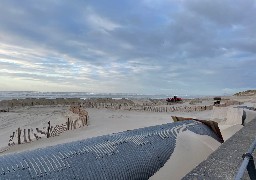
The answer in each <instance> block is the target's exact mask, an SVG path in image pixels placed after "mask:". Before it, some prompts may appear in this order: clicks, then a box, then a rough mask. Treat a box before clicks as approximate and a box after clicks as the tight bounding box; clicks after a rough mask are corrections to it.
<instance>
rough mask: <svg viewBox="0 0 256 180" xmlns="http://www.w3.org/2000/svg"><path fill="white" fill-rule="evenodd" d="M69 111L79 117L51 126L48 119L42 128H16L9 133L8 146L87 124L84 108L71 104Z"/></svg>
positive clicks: (86, 113)
mask: <svg viewBox="0 0 256 180" xmlns="http://www.w3.org/2000/svg"><path fill="white" fill-rule="evenodd" d="M70 111H71V112H73V113H75V114H78V115H79V118H78V119H76V120H71V119H70V118H67V121H66V122H65V123H63V124H57V125H55V126H52V125H51V121H48V125H47V126H45V127H42V128H34V129H33V128H27V129H23V128H17V129H16V130H15V131H14V132H12V134H11V135H10V138H9V143H8V146H13V145H16V144H23V143H29V142H32V141H34V140H38V139H40V138H42V137H47V138H50V137H54V136H58V135H60V134H61V133H63V132H64V131H68V130H73V129H77V128H80V127H83V126H87V125H88V119H89V116H88V112H87V111H86V110H84V109H83V108H81V107H80V106H71V107H70Z"/></svg>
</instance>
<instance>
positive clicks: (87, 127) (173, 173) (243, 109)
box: [0, 96, 256, 180]
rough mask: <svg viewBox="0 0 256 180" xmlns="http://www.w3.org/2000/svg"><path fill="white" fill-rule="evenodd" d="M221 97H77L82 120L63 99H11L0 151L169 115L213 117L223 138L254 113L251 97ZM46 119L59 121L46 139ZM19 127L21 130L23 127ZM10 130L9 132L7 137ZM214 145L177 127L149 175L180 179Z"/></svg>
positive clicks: (2, 119)
mask: <svg viewBox="0 0 256 180" xmlns="http://www.w3.org/2000/svg"><path fill="white" fill-rule="evenodd" d="M225 99H228V100H223V101H222V103H221V104H220V105H219V106H213V105H212V104H213V102H214V101H213V99H212V98H203V99H197V100H186V101H184V102H183V103H179V104H171V105H166V103H165V101H164V100H163V101H160V100H154V101H153V100H145V99H141V100H139V99H136V100H129V103H128V102H127V101H126V100H123V102H121V101H120V100H112V99H104V100H103V99H98V100H95V99H93V100H91V101H90V102H89V101H85V102H82V103H81V102H77V103H76V105H75V106H76V107H79V108H80V109H78V110H77V111H78V112H82V111H86V112H87V113H88V121H87V123H86V124H82V123H81V122H80V121H79V122H78V121H77V120H79V119H80V118H81V117H80V115H79V113H76V111H74V110H73V111H72V110H71V108H70V107H72V106H74V105H68V104H66V103H62V104H61V103H58V104H52V105H49V104H48V105H37V104H36V103H35V104H34V102H33V104H32V103H31V102H30V103H29V105H28V104H22V105H21V106H20V105H17V106H15V105H13V104H11V106H9V107H7V106H8V105H7V104H6V102H5V105H4V106H2V109H5V110H6V111H5V112H4V111H2V112H1V113H0V124H1V126H0V128H1V131H0V137H1V138H0V156H2V155H6V154H11V153H18V152H23V151H27V150H33V149H37V148H44V147H48V146H54V145H57V144H62V143H67V142H73V141H77V140H84V139H88V138H92V137H97V136H102V135H107V134H113V133H118V132H122V131H129V130H133V129H138V128H143V127H149V126H155V125H161V124H166V123H171V122H173V119H172V116H178V117H190V118H194V119H200V120H212V121H215V122H218V123H219V128H220V130H221V133H222V136H223V139H224V140H227V139H228V138H230V137H231V136H232V135H233V134H234V133H236V132H237V131H239V130H240V129H241V128H242V127H243V125H241V124H242V118H243V116H244V119H243V121H244V122H245V123H247V122H249V121H251V120H252V119H254V118H255V117H256V111H253V110H254V109H253V108H255V107H256V96H252V97H250V98H248V97H225ZM103 101H104V102H103ZM23 103H24V101H23ZM9 104H10V102H9ZM18 104H19V103H18ZM78 104H79V105H78ZM201 107H202V108H201ZM67 120H69V121H70V122H75V123H76V125H74V128H73V129H69V130H68V129H67V127H66V124H67ZM49 121H50V122H51V126H52V127H56V126H57V127H60V126H59V125H63V127H62V128H64V130H63V132H59V134H57V135H56V136H53V137H50V138H47V136H46V135H47V134H46V133H45V132H47V127H48V122H49ZM64 126H65V127H64ZM65 128H66V129H65ZM18 129H21V130H22V131H21V137H20V138H21V143H20V144H19V143H18V140H17V138H18V137H17V133H18V132H17V130H18ZM24 129H27V131H26V130H25V132H24ZM28 129H31V132H32V130H33V133H32V134H31V137H30V138H29V141H28V138H25V136H26V135H25V134H26V133H28ZM14 132H15V133H14ZM13 133H14V134H15V135H14V136H13V137H11V136H12V134H13ZM33 134H36V135H34V136H33ZM220 145H221V143H220V142H218V141H217V140H215V139H213V138H212V137H209V136H207V135H199V134H196V133H194V132H191V131H189V130H186V131H180V132H179V133H178V134H177V140H176V145H175V149H174V152H173V154H172V155H171V157H170V158H169V160H168V161H167V162H166V163H165V164H164V166H163V167H162V168H161V169H160V170H159V171H158V172H156V174H155V175H154V176H152V177H151V178H150V179H152V180H153V179H170V178H171V179H180V178H182V177H183V176H184V175H185V174H187V173H188V172H190V171H191V170H192V169H193V168H194V167H196V166H197V165H198V164H199V163H200V162H202V161H203V160H205V159H206V158H207V157H208V156H209V155H210V154H211V153H212V152H214V151H215V150H216V149H217V148H218V147H219V146H220Z"/></svg>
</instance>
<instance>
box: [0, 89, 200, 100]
mask: <svg viewBox="0 0 256 180" xmlns="http://www.w3.org/2000/svg"><path fill="white" fill-rule="evenodd" d="M174 95H176V96H178V97H181V98H186V99H193V98H197V97H199V96H191V95H182V94H181V95H178V94H174ZM174 95H164V94H153V95H151V94H135V93H93V92H38V91H0V101H1V100H11V99H26V98H46V99H55V98H80V99H89V98H112V99H122V98H126V99H166V98H168V97H173V96H174Z"/></svg>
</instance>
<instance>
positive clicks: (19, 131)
mask: <svg viewBox="0 0 256 180" xmlns="http://www.w3.org/2000/svg"><path fill="white" fill-rule="evenodd" d="M20 135H21V130H20V128H18V144H21V141H20Z"/></svg>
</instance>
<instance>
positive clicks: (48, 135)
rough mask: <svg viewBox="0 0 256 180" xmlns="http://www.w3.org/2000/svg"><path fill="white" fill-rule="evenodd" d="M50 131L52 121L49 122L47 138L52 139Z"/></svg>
mask: <svg viewBox="0 0 256 180" xmlns="http://www.w3.org/2000/svg"><path fill="white" fill-rule="evenodd" d="M50 129H51V122H50V121H48V128H47V135H46V136H47V138H49V137H50Z"/></svg>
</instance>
